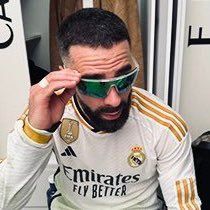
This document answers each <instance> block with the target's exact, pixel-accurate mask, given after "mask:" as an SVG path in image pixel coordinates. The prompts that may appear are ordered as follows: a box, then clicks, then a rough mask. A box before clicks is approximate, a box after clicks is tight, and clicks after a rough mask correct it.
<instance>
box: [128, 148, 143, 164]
mask: <svg viewBox="0 0 210 210" xmlns="http://www.w3.org/2000/svg"><path fill="white" fill-rule="evenodd" d="M131 150H132V152H131V154H130V155H129V156H128V164H129V165H130V166H131V167H133V168H136V167H139V166H140V165H142V164H143V163H144V161H145V159H146V157H145V154H144V153H143V147H140V146H135V147H133V148H132V149H131Z"/></svg>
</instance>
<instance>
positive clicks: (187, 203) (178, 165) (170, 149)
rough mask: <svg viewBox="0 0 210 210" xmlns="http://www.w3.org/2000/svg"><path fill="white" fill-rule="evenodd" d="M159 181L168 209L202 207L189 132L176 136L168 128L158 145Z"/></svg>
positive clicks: (183, 209)
mask: <svg viewBox="0 0 210 210" xmlns="http://www.w3.org/2000/svg"><path fill="white" fill-rule="evenodd" d="M157 159H158V161H157V170H158V173H159V183H160V187H161V190H162V193H163V197H164V200H165V202H166V205H167V207H168V209H169V210H170V209H180V210H185V209H186V210H189V209H190V210H199V209H201V208H200V205H201V202H200V199H199V197H198V193H197V187H196V179H195V171H194V162H193V155H192V149H191V137H190V134H189V132H187V133H186V135H185V136H184V137H183V138H182V139H181V140H177V139H176V138H175V137H174V136H173V133H172V132H170V130H169V129H168V130H167V131H166V132H164V134H162V135H161V137H160V139H159V144H158V145H157Z"/></svg>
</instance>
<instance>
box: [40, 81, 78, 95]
mask: <svg viewBox="0 0 210 210" xmlns="http://www.w3.org/2000/svg"><path fill="white" fill-rule="evenodd" d="M77 83H78V81H75V80H71V81H69V80H64V81H54V82H51V83H49V86H48V87H47V88H44V91H43V92H42V93H43V94H44V95H46V96H51V95H52V94H53V93H55V92H56V91H57V93H59V91H61V89H75V88H76V85H77ZM59 94H61V93H59Z"/></svg>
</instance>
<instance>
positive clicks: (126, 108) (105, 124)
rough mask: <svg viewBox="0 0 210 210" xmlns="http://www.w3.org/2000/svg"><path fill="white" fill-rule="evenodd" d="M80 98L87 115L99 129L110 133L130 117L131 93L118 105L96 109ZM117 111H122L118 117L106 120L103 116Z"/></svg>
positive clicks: (95, 127) (96, 128) (119, 127)
mask: <svg viewBox="0 0 210 210" xmlns="http://www.w3.org/2000/svg"><path fill="white" fill-rule="evenodd" d="M78 99H79V103H80V105H81V106H82V109H83V111H84V113H85V115H86V116H87V117H88V118H89V120H90V123H91V125H92V126H93V127H94V129H95V130H97V131H105V132H108V133H112V132H115V131H117V130H119V129H121V128H122V127H123V126H124V125H125V123H126V121H127V119H128V116H129V112H130V106H131V94H130V95H129V97H128V100H127V101H122V102H121V103H120V105H119V106H117V107H111V106H106V107H99V108H97V109H96V110H95V111H92V110H91V108H90V107H88V106H87V105H86V104H85V103H83V102H82V100H81V99H80V98H79V97H78ZM117 111H120V112H121V114H120V116H119V117H118V118H117V119H114V120H106V119H104V118H102V117H101V116H102V115H103V114H105V113H114V112H117Z"/></svg>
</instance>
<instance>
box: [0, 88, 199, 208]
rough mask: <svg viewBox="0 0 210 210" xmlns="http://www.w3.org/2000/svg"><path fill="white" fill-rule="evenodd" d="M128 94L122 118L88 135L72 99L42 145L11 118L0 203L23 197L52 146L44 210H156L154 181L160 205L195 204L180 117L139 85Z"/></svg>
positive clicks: (188, 151) (23, 200)
mask: <svg viewBox="0 0 210 210" xmlns="http://www.w3.org/2000/svg"><path fill="white" fill-rule="evenodd" d="M131 98H132V104H131V109H130V114H129V117H128V120H127V122H126V123H125V125H124V126H123V127H122V128H121V129H120V130H118V131H116V132H113V133H105V132H103V131H98V132H96V131H95V130H94V128H93V127H92V126H91V125H90V123H88V121H87V120H86V119H85V116H84V115H83V114H82V113H81V110H80V107H79V105H78V103H77V102H76V101H75V98H74V97H73V98H72V100H71V101H69V103H68V104H67V105H66V109H65V112H64V114H63V117H62V119H61V121H62V123H61V124H60V126H59V127H58V128H57V129H56V131H55V132H54V134H53V138H52V139H51V140H50V141H49V142H48V143H45V144H42V143H40V141H39V140H34V139H33V140H32V139H30V138H29V137H28V136H27V135H26V134H25V132H24V131H23V125H24V123H23V120H19V121H17V123H16V126H15V129H14V131H13V132H12V133H10V134H9V138H8V157H7V159H6V160H5V161H3V163H2V164H0V172H1V173H0V207H2V208H3V207H4V208H5V209H6V207H10V206H11V207H15V208H16V209H19V208H21V207H22V206H23V205H24V204H25V203H26V202H27V201H28V199H29V198H30V195H31V193H32V192H33V190H34V187H35V185H36V180H37V178H38V177H39V176H40V174H41V172H42V171H43V170H44V168H45V167H46V164H47V162H48V160H49V157H50V155H51V152H52V150H53V151H54V153H55V155H56V158H57V161H58V164H59V168H58V170H57V172H56V174H55V175H54V182H55V188H56V189H54V194H53V195H52V196H51V200H50V203H51V209H52V210H53V209H84V210H86V209H87V210H92V209H101V210H105V209H106V210H107V209H117V210H119V209H149V210H157V209H160V201H159V199H158V196H157V187H158V185H160V187H161V190H162V193H163V196H164V200H165V202H166V205H167V207H168V209H196V210H197V209H200V200H199V197H198V194H197V189H196V181H195V173H194V165H193V156H192V151H191V138H190V135H189V132H188V128H187V126H186V124H185V122H184V121H183V119H182V118H181V117H180V115H179V114H177V113H176V112H174V111H173V110H172V109H171V108H170V107H168V106H166V105H164V104H163V103H162V102H161V101H160V100H159V99H157V98H156V97H155V96H154V95H152V94H149V93H148V92H147V91H145V90H142V89H139V88H135V87H134V88H133V89H132V95H131ZM45 135H49V134H48V133H45ZM11 174H12V175H13V176H12V177H13V178H12V179H11V178H10V175H11ZM4 208H3V209H4Z"/></svg>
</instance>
